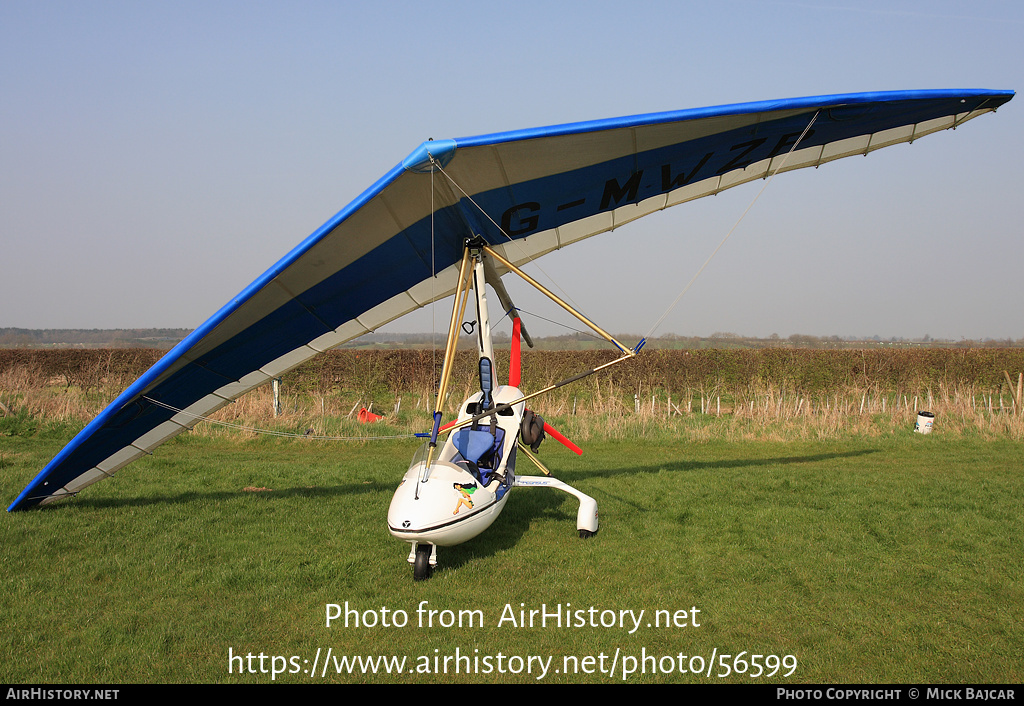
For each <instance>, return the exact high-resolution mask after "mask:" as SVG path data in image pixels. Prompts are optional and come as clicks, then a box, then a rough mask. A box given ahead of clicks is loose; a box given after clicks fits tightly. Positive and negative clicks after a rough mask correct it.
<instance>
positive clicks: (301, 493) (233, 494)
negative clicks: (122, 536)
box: [38, 481, 394, 512]
mask: <svg viewBox="0 0 1024 706" xmlns="http://www.w3.org/2000/svg"><path fill="white" fill-rule="evenodd" d="M393 491H394V485H392V484H389V483H379V482H377V481H363V482H360V483H346V484H344V485H332V486H322V485H318V486H309V487H295V488H273V489H267V490H242V489H239V490H218V491H212V492H203V491H198V490H195V491H188V492H184V493H178V494H176V495H147V496H145V497H135V498H74V499H73V500H70V501H62V502H57V503H54V504H52V505H44V506H42V507H40V508H38V511H40V512H57V511H60V510H65V509H66V510H70V509H74V508H83V507H85V508H92V509H103V508H120V507H145V506H147V505H180V504H188V503H194V502H208V501H218V500H234V499H237V498H242V497H250V496H260V497H261V499H265V500H268V501H273V500H284V499H290V498H308V499H310V500H315V499H320V498H332V497H341V496H359V495H367V494H372V493H392V492H393Z"/></svg>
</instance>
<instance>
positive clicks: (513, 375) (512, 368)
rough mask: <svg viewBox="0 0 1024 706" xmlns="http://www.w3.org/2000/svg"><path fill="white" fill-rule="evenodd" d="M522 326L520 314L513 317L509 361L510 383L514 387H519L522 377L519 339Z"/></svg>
mask: <svg viewBox="0 0 1024 706" xmlns="http://www.w3.org/2000/svg"><path fill="white" fill-rule="evenodd" d="M521 326H522V323H521V322H520V320H519V317H518V316H517V317H515V318H514V319H512V354H511V358H510V359H509V362H508V384H509V385H511V386H512V387H519V381H520V379H521V378H522V375H521V366H520V356H521V349H522V344H521V343H520V340H519V338H520V336H519V331H520V327H521Z"/></svg>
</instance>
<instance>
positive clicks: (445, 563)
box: [40, 449, 880, 572]
mask: <svg viewBox="0 0 1024 706" xmlns="http://www.w3.org/2000/svg"><path fill="white" fill-rule="evenodd" d="M879 451H880V449H862V450H855V451H843V452H836V453H819V454H808V455H804V456H782V457H776V458H770V457H769V458H755V459H751V458H737V459H720V460H714V461H700V460H667V461H665V462H663V463H658V464H650V465H639V466H624V467H621V468H605V469H593V470H582V471H581V470H576V471H566V472H565V473H560V474H557V475H558V476H559V477H561V478H562V479H563V480H571V481H573V482H576V481H577V480H579V479H585V478H613V477H618V476H632V475H643V474H657V473H659V472H669V473H689V472H701V471H716V470H726V469H739V468H763V467H769V466H780V465H800V464H810V463H819V462H822V461H828V460H834V459H842V458H857V457H861V456H866V455H869V454H874V453H878V452H879ZM394 487H395V486H394V485H393V484H391V483H382V482H379V481H362V482H359V483H345V484H340V485H330V486H312V487H292V488H274V489H273V490H266V491H246V490H241V489H239V490H236V491H212V492H203V491H188V492H184V493H178V494H174V495H170V494H167V495H150V496H146V497H136V498H88V499H86V498H83V499H76V500H74V501H72V502H68V503H56V504H54V505H48V506H45V507H42V508H40V510H42V511H44V512H46V511H49V512H53V511H61V510H70V509H72V508H83V507H85V508H91V509H103V508H122V507H144V506H149V505H158V504H188V503H194V502H204V503H205V502H211V501H212V502H216V501H222V500H236V499H238V498H241V497H249V496H259V497H260V500H261V501H263V502H277V501H281V500H290V499H294V498H304V499H308V500H318V499H325V498H333V497H357V496H365V495H381V496H382V499H381V515H382V519H383V516H384V515H386V512H387V502H389V500H388V498H389V497H390V494H391V493H392V492H393V491H394ZM581 489H582V490H583V491H584V492H587V493H590V494H593V495H597V496H598V497H600V495H606V496H607V495H608V493H606V492H595V490H596V489H590V488H581ZM617 499H618V500H619V501H620V502H625V503H627V504H632V503H629V501H628V500H626V499H625V498H617ZM577 507H578V506H577V503H576V500H575V499H574V498H572V497H571V496H569V495H567V494H565V493H562V492H557V491H553V490H551V489H545V488H525V487H524V488H517V489H515V491H514V492H513V494H512V497H510V498H509V502H508V504H507V505H506V507H505V509H504V510H503V512H502V516H501V517H499V518H498V519H497V520H496V521H495V523H494V524H493V525H492V526H491V527H490V528H488V529H487V530H486V531H485V532H484V533H483V534H482V535H480V536H479V537H477V538H475V539H473V540H472V541H470V542H467V543H465V544H461V545H457V546H453V547H440V548H439V549H438V557H439V565H440V566H439V572H440V571H445V570H456V569H459V568H460V567H462V566H464V565H467V564H471V563H473V562H475V561H477V560H479V559H481V558H486V557H489V556H492V555H494V554H496V553H498V552H501V551H504V550H507V549H510V548H512V547H513V546H515V545H516V544H517V543H518V542H519V541H520V540H522V538H523V536H524V535H526V534H527V533H528V531H529V530H530V528H531V526H532V525H533V524H534V523H536V522H537V521H539V520H552V521H556V522H560V523H563V524H564V525H565V533H566V535H567V536H575V535H576V534H577V530H576V510H577ZM579 541H600V532H599V533H598V536H597V537H596V538H594V539H590V540H582V539H581V540H579ZM396 542H397V541H396Z"/></svg>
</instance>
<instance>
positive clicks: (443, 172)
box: [431, 157, 583, 311]
mask: <svg viewBox="0 0 1024 706" xmlns="http://www.w3.org/2000/svg"><path fill="white" fill-rule="evenodd" d="M431 162H432V163H434V160H433V158H432V157H431ZM434 166H436V167H437V170H438V171H439V172H441V173H442V174H444V176H445V178H446V179H447V180H448V181H450V182H451V183H452V186H454V187H455V188H456V189H458V190H459V191H460V192H462V195H463V196H465V197H466V198H467V199H468V200H469V202H470V203H471V204H473V205H474V206H476V208H477V210H478V211H480V213H482V214H483V216H484V218H486V219H487V220H488V221H490V222H491V224H492V225H493V226H494V227H495V228H497V229H498V232H499V233H501V234H502V235H503V236H505V238H506V239H507V240H508V242H510V243H512V244H513V245H515V246H516V248H517V249H518V250H519V253H520V254H521V255H522V256H523V257H525V258H526V259H527V260H528V261H529V263H530V264H531V265H534V266H535V267H536V268H537V269H538V270H540V271H541V274H543V275H544V276H545V277H547V278H548V281H549V282H551V284H552V285H554V286H555V288H557V289H558V291H560V292H561V293H562V294H563V295H564V296H565V298H566V299H568V300H569V301H570V302H572V304H573V306H575V307H576V308H577V309H578V310H580V311H583V307H581V306H580V305H579V304H577V303H576V301H575V300H574V299H573V298H572V297H571V296H569V293H568V292H566V291H565V290H564V289H562V286H561V285H560V284H558V282H556V281H555V279H554V278H553V277H552V276H551V275H549V274H548V273H547V272H546V271H545V270H544V268H543V267H541V266H540V265H539V264H537V260H536V259H535V258H533V257H531V256H530V254H529V253H528V252H526V251H525V250H523V246H522V245H520V243H519V241H517V240H515V239H513V238H512V236H510V235H509V234H508V233H506V232H505V229H504V228H502V227H501V226H500V225H498V224H497V222H495V220H494V219H493V218H491V215H490V214H489V213H487V211H485V210H484V209H483V207H482V206H480V204H478V203H477V202H476V201H474V200H473V197H472V196H470V195H469V194H468V193H467V192H466V190H465V189H463V188H462V187H461V186H460V185H459V183H458V182H457V181H455V179H453V178H452V176H451V175H450V174H449V173H448V172H446V171H445V170H444V168H443V167H441V165H440V164H437V163H434Z"/></svg>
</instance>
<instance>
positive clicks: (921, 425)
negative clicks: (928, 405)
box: [914, 412, 935, 434]
mask: <svg viewBox="0 0 1024 706" xmlns="http://www.w3.org/2000/svg"><path fill="white" fill-rule="evenodd" d="M934 422H935V415H934V414H932V413H931V412H918V413H917V421H916V422H915V423H914V431H916V432H919V433H921V434H931V433H932V424H933V423H934Z"/></svg>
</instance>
